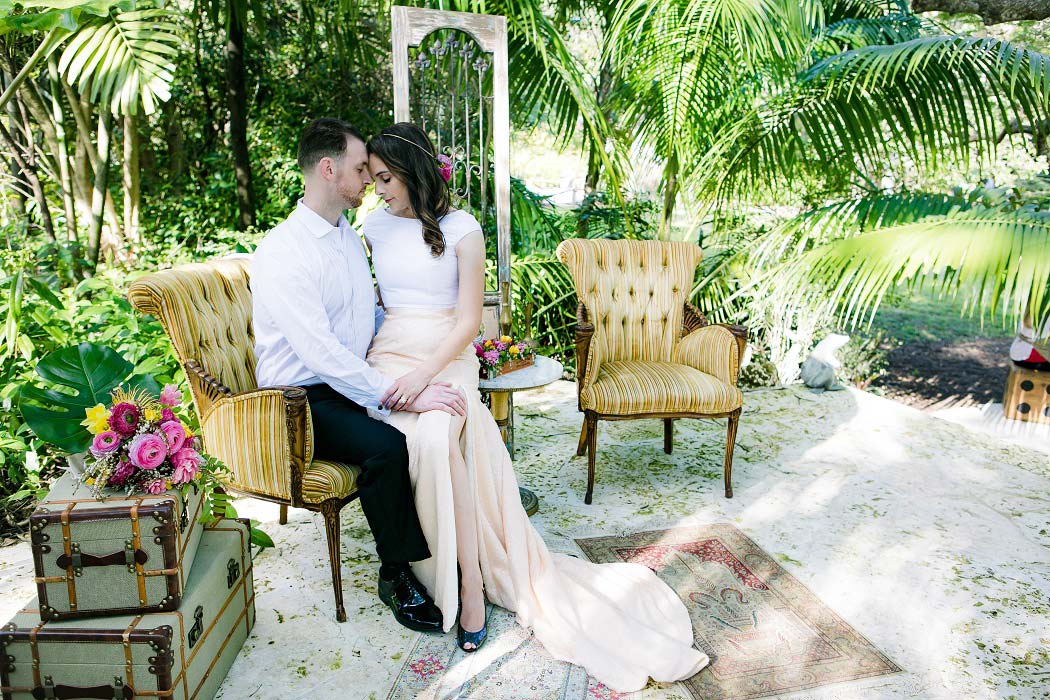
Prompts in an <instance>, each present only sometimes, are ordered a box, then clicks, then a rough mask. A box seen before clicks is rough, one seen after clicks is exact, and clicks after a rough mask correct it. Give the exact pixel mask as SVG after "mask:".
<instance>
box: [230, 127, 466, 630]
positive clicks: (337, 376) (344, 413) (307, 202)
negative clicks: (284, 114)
mask: <svg viewBox="0 0 1050 700" xmlns="http://www.w3.org/2000/svg"><path fill="white" fill-rule="evenodd" d="M299 167H300V168H301V169H302V171H303V182H304V189H305V191H304V195H303V198H302V199H301V200H299V204H298V206H297V207H296V209H295V211H294V212H292V214H291V216H289V217H288V218H287V219H285V220H284V221H283V222H281V223H280V224H278V225H277V226H276V227H274V229H273V230H272V231H270V232H269V233H268V234H267V235H266V237H265V238H264V239H263V241H262V242H261V243H260V244H259V247H258V249H257V250H256V252H255V255H254V256H253V259H252V265H251V288H252V306H253V325H254V329H255V356H256V368H255V373H256V378H257V380H258V383H259V386H278V385H292V386H302V387H304V388H305V389H306V392H307V399H308V401H309V403H310V412H311V416H312V420H313V429H314V457H315V458H319V459H330V460H334V461H339V462H346V463H350V464H355V465H357V466H359V467H361V470H362V471H361V475H360V477H358V480H357V489H358V493H359V494H360V499H361V509H362V510H363V511H364V514H365V517H366V518H367V520H368V524H369V527H371V529H372V534H373V536H374V537H375V541H376V552H377V553H378V554H379V559H380V564H381V566H380V570H379V595H380V598H381V599H382V600H383V602H384V603H386V604H387V605H388V606H390V608H391V609H392V610H393V612H394V616H395V618H397V620H398V622H400V623H401V624H403V625H405V626H406V627H409V628H411V629H415V630H421V631H436V630H439V629H440V627H441V613H440V612H439V611H438V609H437V607H436V606H435V605H434V602H433V600H432V599H431V598H430V596H429V595H428V594H427V592H426V590H425V589H424V588H423V586H422V585H420V583H419V582H418V581H417V580H416V579H415V577H414V576H413V575H412V571H411V569H410V568H409V566H408V563H409V562H413V561H420V560H423V559H427V558H429V557H430V551H429V549H428V548H427V543H426V539H425V537H424V536H423V531H422V529H421V528H420V526H419V519H418V516H417V515H416V508H415V502H414V500H413V497H412V484H411V480H410V479H409V475H408V450H407V449H406V446H405V438H404V435H402V434H401V433H400V432H399V431H398V430H397V429H396V428H393V427H391V426H390V425H388V424H386V423H383V422H381V421H377V420H375V419H373V418H371V417H369V416H368V415H367V413H366V412H365V408H366V407H367V408H372V409H375V410H377V411H379V412H386V411H389V410H391V408H392V407H391V406H388V405H387V402H391V403H393V402H395V401H394V400H393V399H392V398H391V397H390V396H389V395H388V393H389V391H388V390H389V389H390V388H391V385H392V384H393V378H391V377H386V376H383V375H382V374H380V373H379V372H378V371H376V370H374V369H372V368H371V367H369V366H368V364H367V363H366V362H365V360H364V357H365V354H366V353H367V351H368V346H369V344H370V343H371V342H372V338H373V336H374V335H375V330H376V326H377V324H378V323H379V322H380V321H381V312H380V310H379V307H378V306H377V304H376V295H375V288H374V286H373V283H372V275H371V273H370V272H369V269H368V260H367V258H366V255H365V250H364V245H363V243H362V242H361V239H360V237H359V236H358V235H357V233H356V232H355V231H354V230H353V229H352V228H351V227H350V225H349V224H348V223H347V221H346V218H345V217H344V216H343V212H344V211H345V210H346V209H356V208H357V207H359V206H360V205H361V198H362V196H363V194H364V191H365V188H366V187H367V186H368V185H369V184H370V183H371V176H370V175H369V172H368V155H367V152H366V151H365V143H364V139H363V138H362V137H361V135H360V134H359V133H358V132H357V131H356V130H355V129H354V128H353V127H352V126H350V125H349V124H347V123H346V122H343V121H341V120H338V119H330V118H323V119H317V120H315V121H313V122H311V123H310V124H309V125H307V127H306V130H305V131H304V132H303V136H302V139H301V141H300V143H299ZM400 405H401V407H400V410H405V411H416V412H424V411H429V410H444V411H447V412H449V413H458V414H460V415H463V414H464V413H465V411H466V407H465V404H464V400H463V397H462V396H461V395H460V394H459V393H458V392H456V391H454V390H453V389H452V388H451V387H450V386H449V385H447V384H440V383H435V384H432V385H430V386H428V387H427V388H426V389H424V390H423V391H422V392H421V393H420V394H419V395H418V396H417V397H416V398H415V400H414V401H412V403H410V404H408V405H403V402H401V404H400ZM342 598H343V597H342V591H340V590H337V591H336V607H337V617H338V619H339V620H340V621H343V620H345V619H346V613H345V612H344V610H343V600H342Z"/></svg>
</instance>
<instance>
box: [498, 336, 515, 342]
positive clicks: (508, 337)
mask: <svg viewBox="0 0 1050 700" xmlns="http://www.w3.org/2000/svg"><path fill="white" fill-rule="evenodd" d="M499 339H500V342H502V343H511V342H513V341H514V339H513V338H511V337H510V336H509V335H501V336H500V337H499Z"/></svg>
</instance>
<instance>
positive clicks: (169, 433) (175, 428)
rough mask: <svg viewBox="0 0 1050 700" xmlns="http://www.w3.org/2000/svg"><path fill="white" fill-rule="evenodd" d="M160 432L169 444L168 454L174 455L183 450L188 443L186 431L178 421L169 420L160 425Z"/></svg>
mask: <svg viewBox="0 0 1050 700" xmlns="http://www.w3.org/2000/svg"><path fill="white" fill-rule="evenodd" d="M160 432H162V433H164V439H165V440H167V442H168V454H170V455H173V454H175V453H176V452H178V451H179V450H181V449H182V446H183V444H184V443H185V442H186V429H185V428H183V427H182V423H180V422H178V421H177V420H168V421H164V422H163V423H161V424H160Z"/></svg>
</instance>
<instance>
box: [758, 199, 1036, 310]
mask: <svg viewBox="0 0 1050 700" xmlns="http://www.w3.org/2000/svg"><path fill="white" fill-rule="evenodd" d="M946 206H948V205H947V203H944V202H941V203H937V202H936V201H935V202H934V203H933V208H934V209H937V208H938V207H940V208H941V210H943V209H944V208H945V207H946ZM949 208H950V207H949ZM908 218H914V217H902V219H901V220H900V221H898V222H896V223H893V224H891V225H888V226H881V227H880V228H877V229H875V230H871V231H866V232H863V233H858V234H855V235H852V236H849V237H847V238H843V239H839V240H835V241H832V242H829V243H826V244H824V245H821V246H818V247H816V248H814V249H812V250H810V251H809V252H807V253H805V254H804V255H799V256H795V257H790V258H789V259H788V260H787V261H786V262H785V263H784V264H783V265H781V266H780V267H778V268H776V269H775V270H774V271H773V273H772V274H770V276H769V277H768V278H767V280H768V284H769V289H770V293H771V294H774V295H776V296H777V297H778V298H782V299H784V300H785V303H787V304H788V305H793V304H794V303H795V302H798V301H799V300H800V299H802V298H803V297H804V296H806V297H808V298H810V299H812V298H814V296H815V290H819V291H820V293H822V294H824V297H823V299H824V302H825V304H826V308H827V309H828V310H829V311H834V312H837V313H838V315H839V316H840V317H841V318H842V319H843V321H845V322H846V323H851V324H856V323H859V322H861V321H863V320H865V319H867V318H870V317H871V315H872V314H874V312H875V311H876V310H877V309H878V306H879V304H880V302H881V301H882V299H883V298H884V296H885V295H886V294H887V292H889V291H890V290H891V289H893V288H894V287H896V286H898V285H906V286H910V287H913V288H927V289H932V290H934V291H935V292H937V293H939V294H945V295H951V296H955V295H958V294H962V295H963V296H964V298H965V299H966V302H967V307H968V308H969V309H971V310H974V311H980V312H981V313H983V314H985V315H987V316H993V315H995V314H996V313H997V312H998V313H1000V314H1001V315H1002V316H1004V317H1008V318H1012V319H1018V320H1019V319H1020V318H1022V316H1023V315H1024V313H1025V311H1026V308H1028V309H1030V310H1031V314H1032V317H1033V318H1040V319H1045V318H1046V317H1047V316H1048V314H1050V303H1048V302H1050V294H1048V291H1050V290H1048V280H1050V213H1048V212H1045V211H1038V210H1035V209H1033V208H1029V207H1023V208H1019V209H1013V208H1011V207H1009V206H1005V205H1000V206H996V207H983V206H978V207H974V208H971V209H960V210H953V211H949V212H948V213H946V214H937V215H930V216H926V217H924V218H920V219H918V220H913V221H907V219H908Z"/></svg>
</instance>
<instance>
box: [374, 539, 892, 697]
mask: <svg viewBox="0 0 1050 700" xmlns="http://www.w3.org/2000/svg"><path fill="white" fill-rule="evenodd" d="M576 542H577V544H578V545H579V546H580V548H581V549H582V550H583V552H584V553H585V554H586V555H587V557H588V558H589V559H591V560H592V561H596V562H611V561H631V562H637V563H639V564H644V565H645V566H648V567H649V568H651V569H653V570H654V571H656V572H657V574H658V575H659V576H660V578H662V579H663V580H664V581H666V582H667V583H668V584H669V585H670V586H671V587H672V588H674V589H675V590H676V591H677V592H678V595H679V596H680V597H681V598H682V600H683V601H684V602H685V604H686V607H687V608H688V609H689V614H690V616H691V617H692V620H693V631H694V634H695V637H696V643H697V646H698V647H699V648H700V649H702V650H703V651H704V652H705V653H706V654H707V655H708V656H709V657H710V658H711V665H710V666H708V667H707V668H705V669H704V670H703V671H701V672H700V673H698V674H697V675H696V676H694V677H693V678H690V679H688V680H686V681H684V682H683V686H684V687H685V689H686V690H687V691H688V692H689V694H690V695H692V697H693V698H694V700H745V699H747V698H762V697H768V696H771V695H779V694H781V693H790V692H794V691H799V690H805V689H807V688H814V687H817V686H822V685H826V684H830V683H841V682H843V681H852V680H859V679H862V678H868V677H872V676H879V675H883V674H889V673H896V672H899V671H900V668H899V667H898V666H897V665H896V664H895V663H893V661H891V660H890V659H889V658H888V657H887V656H886V655H885V654H883V653H882V652H880V651H879V650H878V649H876V648H875V647H874V646H873V645H872V644H871V642H869V641H868V640H866V639H865V638H864V637H863V636H861V635H860V634H859V633H858V632H857V631H856V630H854V629H853V628H852V627H850V626H849V625H848V624H846V623H845V622H844V621H843V620H842V619H841V618H839V617H838V616H837V615H836V614H835V613H834V612H832V611H831V610H830V609H829V608H828V607H827V606H826V605H824V604H823V603H821V602H820V600H818V599H817V598H816V596H814V595H813V594H812V593H810V592H809V591H808V590H807V589H806V588H805V586H803V585H802V584H801V583H799V582H798V581H797V580H795V578H794V577H793V576H791V574H789V573H787V572H786V571H784V569H782V568H781V567H780V566H779V565H778V564H777V563H776V562H775V561H773V559H771V558H770V556H769V555H768V554H766V553H765V552H764V551H763V550H762V549H761V548H759V547H758V545H756V544H755V543H754V542H752V541H751V540H750V539H748V538H747V537H746V536H745V535H744V534H743V533H742V532H740V531H739V530H738V529H736V528H735V527H733V526H732V525H712V526H707V527H695V528H675V529H670V530H655V531H652V532H641V533H638V534H634V535H626V536H624V537H594V538H588V539H578V540H576ZM638 695H640V694H636V693H632V694H628V695H625V694H622V693H617V692H615V691H613V690H611V689H609V688H607V687H605V686H604V685H602V684H601V683H599V682H597V681H596V680H594V679H593V678H588V676H587V673H586V672H585V671H584V670H583V669H582V668H580V667H578V666H573V665H571V664H567V663H564V662H561V661H557V660H555V659H553V658H552V657H551V656H550V655H548V654H547V652H546V651H545V650H544V649H543V647H542V646H541V645H540V644H539V643H538V642H537V641H536V640H535V638H534V637H533V636H532V634H531V633H530V632H529V631H528V630H526V629H524V628H522V627H521V626H520V625H518V624H517V622H515V619H514V615H513V614H511V613H509V612H507V611H506V610H503V609H502V608H496V607H490V608H489V640H488V642H486V644H485V646H484V647H482V649H481V650H480V651H478V652H477V653H474V654H466V653H464V652H462V651H460V649H459V648H458V647H457V646H456V642H455V635H454V634H451V633H450V634H446V635H433V634H423V635H420V636H419V638H418V639H417V641H416V643H415V644H414V645H413V647H412V649H411V651H410V652H409V653H408V655H407V656H406V657H405V661H404V663H403V665H402V667H401V670H400V672H399V673H398V676H397V678H396V679H395V681H394V685H393V688H391V690H390V694H389V695H388V696H387V698H388V700H410V699H412V700H466V699H468V698H471V699H474V698H477V699H479V700H480V699H484V700H631V699H632V698H635V697H637V696H638Z"/></svg>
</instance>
